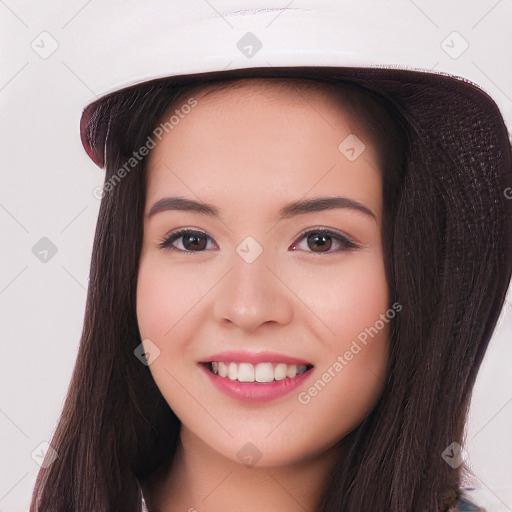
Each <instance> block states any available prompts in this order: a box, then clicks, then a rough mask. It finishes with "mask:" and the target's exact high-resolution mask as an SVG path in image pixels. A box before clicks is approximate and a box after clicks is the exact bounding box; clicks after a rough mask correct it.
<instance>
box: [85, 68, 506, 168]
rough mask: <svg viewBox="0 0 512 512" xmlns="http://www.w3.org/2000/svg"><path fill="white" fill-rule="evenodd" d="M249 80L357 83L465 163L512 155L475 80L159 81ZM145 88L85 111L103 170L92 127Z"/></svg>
mask: <svg viewBox="0 0 512 512" xmlns="http://www.w3.org/2000/svg"><path fill="white" fill-rule="evenodd" d="M247 77H275V78H281V77H296V78H310V79H321V80H328V81H332V82H334V83H335V82H339V81H343V82H346V81H350V82H354V83H357V84H360V85H363V86H365V87H367V88H368V89H371V90H373V91H375V92H378V93H379V94H381V95H383V96H385V97H387V98H388V99H390V100H391V101H392V102H393V103H394V105H395V106H396V107H397V108H398V109H399V110H400V111H401V112H402V113H405V114H406V117H407V119H408V120H409V122H412V123H414V125H415V129H416V130H417V131H419V132H421V133H424V134H425V136H426V137H428V138H429V140H430V143H431V144H433V145H439V144H441V145H445V149H446V150H447V151H448V152H450V153H452V154H453V152H454V151H457V152H459V151H460V149H461V147H463V148H464V158H465V159H468V160H470V161H474V159H476V160H477V161H493V162H496V159H499V158H500V155H501V156H503V154H510V139H509V134H508V131H507V128H506V125H505V123H504V120H503V117H502V115H501V113H500V110H499V108H498V106H497V105H496V103H495V102H494V100H493V99H492V98H491V97H490V96H489V95H488V94H487V93H486V92H485V91H483V90H482V89H481V88H479V87H478V86H477V85H475V84H473V83H472V82H470V81H469V80H467V79H464V78H460V77H454V76H451V75H447V74H444V73H433V72H425V71H423V70H413V69H397V68H378V67H319V66H292V67H256V68H243V69H232V70H223V71H208V72H202V73H194V74H186V75H175V76H169V77H167V78H158V79H155V80H169V81H172V83H173V84H175V85H191V84H200V83H202V82H207V81H212V80H229V79H237V78H247ZM151 81H152V80H151ZM143 83H146V82H141V83H137V84H135V85H132V86H129V87H125V88H122V89H119V90H118V91H114V92H110V93H109V94H106V95H105V96H103V97H101V98H99V99H98V100H96V101H94V102H93V103H91V104H89V105H88V106H87V107H86V108H85V109H84V110H83V113H82V117H81V121H80V134H81V140H82V144H83V146H84V148H85V150H86V152H87V154H88V155H89V157H90V158H91V159H92V160H93V162H94V163H95V164H96V165H98V166H99V167H103V166H104V164H105V158H104V149H105V148H104V142H105V141H104V139H102V136H101V134H100V136H99V137H98V136H96V137H95V140H91V136H90V130H89V129H88V128H89V124H90V123H91V122H95V123H97V119H96V118H97V116H98V112H100V111H101V115H102V116H106V117H108V116H109V108H108V104H109V103H112V102H113V101H114V99H115V97H116V95H119V93H122V92H123V91H126V90H128V89H132V88H136V87H139V86H140V85H141V84H143ZM104 121H106V120H104ZM104 124H105V123H104ZM485 133H493V134H494V135H495V136H496V137H497V141H494V142H497V144H489V143H488V141H486V140H485V136H484V134H485ZM104 136H105V137H106V133H105V134H104ZM464 139H466V140H468V141H470V140H472V141H473V144H464V143H463V140H464ZM102 142H103V143H102ZM451 146H453V147H451Z"/></svg>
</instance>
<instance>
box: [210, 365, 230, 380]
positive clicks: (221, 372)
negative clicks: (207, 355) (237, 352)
mask: <svg viewBox="0 0 512 512" xmlns="http://www.w3.org/2000/svg"><path fill="white" fill-rule="evenodd" d="M217 364H218V369H219V375H220V376H221V377H227V376H228V365H227V364H226V363H217ZM212 369H213V363H212Z"/></svg>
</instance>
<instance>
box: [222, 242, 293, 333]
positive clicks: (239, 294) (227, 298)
mask: <svg viewBox="0 0 512 512" xmlns="http://www.w3.org/2000/svg"><path fill="white" fill-rule="evenodd" d="M269 252H270V251H269ZM231 261H232V268H231V270H230V271H229V272H228V274H227V275H226V276H225V277H224V279H223V280H222V281H221V282H220V283H219V286H217V287H216V288H217V291H216V294H215V299H214V316H215V320H216V321H217V322H219V323H221V324H229V325H231V326H232V327H233V326H236V327H238V328H239V329H241V330H244V331H246V332H252V331H255V330H256V329H258V327H259V326H260V325H262V324H270V323H275V324H280V325H286V324H288V323H290V322H291V320H292V318H293V307H294V301H293V294H292V293H291V292H290V289H289V288H288V287H287V286H286V284H284V283H283V281H284V279H283V276H280V275H279V272H278V271H277V270H276V269H275V268H274V267H275V266H276V265H275V264H274V265H273V263H275V262H273V261H272V255H271V254H267V252H266V251H263V252H262V253H261V254H260V255H259V256H258V257H257V258H256V259H255V260H254V261H252V262H248V261H246V260H245V259H244V258H243V257H241V256H240V255H239V254H238V253H235V254H234V256H233V258H232V260H231Z"/></svg>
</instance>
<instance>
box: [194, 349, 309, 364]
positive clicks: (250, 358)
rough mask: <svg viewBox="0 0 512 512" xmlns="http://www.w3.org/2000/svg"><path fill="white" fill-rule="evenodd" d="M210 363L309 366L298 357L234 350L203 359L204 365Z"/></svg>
mask: <svg viewBox="0 0 512 512" xmlns="http://www.w3.org/2000/svg"><path fill="white" fill-rule="evenodd" d="M212 361H222V362H228V363H230V362H234V363H251V364H258V363H285V364H304V365H310V366H311V363H309V362H308V361H305V360H304V359H299V358H298V357H290V356H285V355H283V354H279V353H277V352H241V351H236V350H231V351H227V352H221V353H219V354H214V355H213V356H210V357H209V358H208V359H205V360H204V361H203V362H204V363H210V362H212Z"/></svg>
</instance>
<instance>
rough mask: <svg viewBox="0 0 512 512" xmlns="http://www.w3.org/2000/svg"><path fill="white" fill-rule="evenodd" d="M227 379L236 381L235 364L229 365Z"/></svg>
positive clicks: (236, 370) (236, 369) (236, 371)
mask: <svg viewBox="0 0 512 512" xmlns="http://www.w3.org/2000/svg"><path fill="white" fill-rule="evenodd" d="M228 377H229V378H230V380H236V378H237V377H238V368H237V364H236V363H229V367H228Z"/></svg>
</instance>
